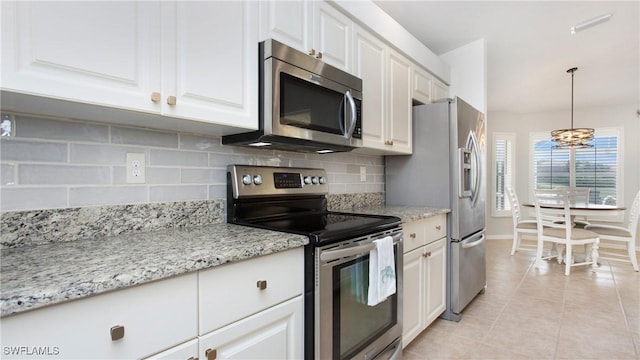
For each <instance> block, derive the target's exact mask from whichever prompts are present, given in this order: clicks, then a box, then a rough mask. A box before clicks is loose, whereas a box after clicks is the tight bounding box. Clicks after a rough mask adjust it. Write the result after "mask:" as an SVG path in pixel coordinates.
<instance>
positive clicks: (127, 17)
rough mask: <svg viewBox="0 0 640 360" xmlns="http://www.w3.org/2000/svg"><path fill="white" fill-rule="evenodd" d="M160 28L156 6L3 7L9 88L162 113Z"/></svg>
mask: <svg viewBox="0 0 640 360" xmlns="http://www.w3.org/2000/svg"><path fill="white" fill-rule="evenodd" d="M159 30H160V7H159V3H154V2H130V1H128V2H93V1H92V2H57V1H56V2H30V1H25V2H3V3H2V53H3V56H2V83H1V86H2V89H3V90H10V91H16V92H21V93H27V94H34V95H43V96H50V97H54V98H57V99H64V100H71V101H81V102H86V103H91V104H100V105H108V106H118V107H121V108H127V109H135V110H141V111H147V112H153V111H159V109H160V106H159V105H158V104H155V103H153V102H152V101H151V94H152V93H153V92H154V91H159V90H160V36H159ZM9 54H11V55H9Z"/></svg>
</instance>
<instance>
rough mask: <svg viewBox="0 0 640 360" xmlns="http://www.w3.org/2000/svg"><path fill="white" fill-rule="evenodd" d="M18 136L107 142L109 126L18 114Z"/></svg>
mask: <svg viewBox="0 0 640 360" xmlns="http://www.w3.org/2000/svg"><path fill="white" fill-rule="evenodd" d="M16 137H21V138H34V139H45V140H73V141H90V142H97V143H106V142H108V141H109V127H108V126H106V125H97V124H92V123H82V122H77V121H62V120H53V119H47V118H38V117H30V116H24V115H16Z"/></svg>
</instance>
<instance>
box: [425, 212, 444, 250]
mask: <svg viewBox="0 0 640 360" xmlns="http://www.w3.org/2000/svg"><path fill="white" fill-rule="evenodd" d="M425 222H426V223H425V231H426V243H427V244H429V243H432V242H434V241H436V240H438V239H440V238H442V237H445V236H447V216H446V215H444V214H443V215H437V216H432V217H429V218H426V219H425Z"/></svg>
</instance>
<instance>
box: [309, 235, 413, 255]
mask: <svg viewBox="0 0 640 360" xmlns="http://www.w3.org/2000/svg"><path fill="white" fill-rule="evenodd" d="M391 237H392V238H393V245H396V244H398V243H399V242H400V241H402V233H398V234H394V235H392V236H391ZM375 247H376V245H375V244H374V243H373V242H369V243H366V244H362V245H357V246H352V247H348V248H346V249H337V250H327V251H323V252H321V253H320V260H322V261H331V260H337V259H342V258H344V257H350V256H355V255H364V254H368V253H369V252H370V251H371V250H373V249H375Z"/></svg>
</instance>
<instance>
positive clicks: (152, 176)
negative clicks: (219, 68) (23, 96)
mask: <svg viewBox="0 0 640 360" xmlns="http://www.w3.org/2000/svg"><path fill="white" fill-rule="evenodd" d="M4 115H5V114H3V116H4ZM9 115H12V116H13V117H14V120H15V121H14V129H15V133H14V135H15V136H12V137H2V138H1V139H0V171H1V173H0V181H1V182H0V210H1V211H2V212H6V211H19V210H37V209H62V208H76V207H85V206H95V205H100V206H102V205H123V204H146V203H162V202H181V201H198V200H217V199H225V197H226V166H227V165H228V164H248V165H270V166H299V167H319V168H324V169H325V170H326V171H327V176H328V180H329V192H330V194H370V195H371V194H381V193H383V192H384V159H383V157H382V156H373V155H363V154H355V153H338V154H324V155H317V154H303V153H292V152H281V151H273V150H264V149H255V150H254V149H247V148H242V147H233V146H222V145H221V144H220V138H219V137H209V136H199V135H193V134H186V133H177V132H169V131H158V130H151V129H144V128H138V127H124V126H120V125H117V126H116V125H107V124H98V123H92V122H87V121H78V120H67V119H58V118H45V117H35V116H30V115H24V114H9ZM127 153H143V154H145V159H146V168H145V169H146V183H145V184H128V183H127V182H126V167H125V163H126V154H127ZM361 166H365V167H366V172H367V180H366V181H365V182H361V181H360V167H361Z"/></svg>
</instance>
